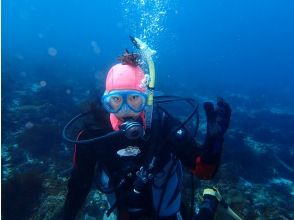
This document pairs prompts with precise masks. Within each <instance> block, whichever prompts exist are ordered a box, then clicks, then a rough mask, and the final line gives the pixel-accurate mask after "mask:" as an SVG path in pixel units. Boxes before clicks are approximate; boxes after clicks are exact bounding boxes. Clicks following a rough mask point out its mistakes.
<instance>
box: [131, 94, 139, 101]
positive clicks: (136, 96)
mask: <svg viewBox="0 0 294 220" xmlns="http://www.w3.org/2000/svg"><path fill="white" fill-rule="evenodd" d="M138 98H139V96H138V95H132V96H131V97H130V99H131V100H133V101H136V100H137V99H138Z"/></svg>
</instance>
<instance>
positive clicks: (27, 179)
mask: <svg viewBox="0 0 294 220" xmlns="http://www.w3.org/2000/svg"><path fill="white" fill-rule="evenodd" d="M1 185H2V199H1V201H2V206H1V212H2V218H3V219H4V220H6V219H9V220H14V219H17V220H19V219H28V218H29V217H30V215H31V214H32V213H33V211H34V209H35V208H36V207H37V205H38V203H39V201H40V196H41V194H42V192H43V187H42V179H41V177H40V175H39V173H37V172H27V173H22V174H19V175H15V176H14V177H12V178H11V179H9V180H7V181H6V182H2V184H1Z"/></svg>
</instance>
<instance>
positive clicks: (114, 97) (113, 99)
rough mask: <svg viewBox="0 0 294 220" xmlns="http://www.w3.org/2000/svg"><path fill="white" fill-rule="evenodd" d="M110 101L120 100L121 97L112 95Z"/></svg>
mask: <svg viewBox="0 0 294 220" xmlns="http://www.w3.org/2000/svg"><path fill="white" fill-rule="evenodd" d="M111 101H113V102H121V97H118V96H113V97H111Z"/></svg>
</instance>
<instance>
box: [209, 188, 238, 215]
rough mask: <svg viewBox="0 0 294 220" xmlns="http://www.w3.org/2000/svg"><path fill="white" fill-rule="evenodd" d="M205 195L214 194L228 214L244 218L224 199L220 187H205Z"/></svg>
mask: <svg viewBox="0 0 294 220" xmlns="http://www.w3.org/2000/svg"><path fill="white" fill-rule="evenodd" d="M204 195H211V196H214V197H215V198H216V199H217V200H218V201H219V204H220V207H221V208H223V209H224V211H225V212H226V214H228V215H229V216H231V217H232V218H233V219H235V220H242V218H241V217H239V216H238V215H237V214H236V213H235V212H234V211H233V210H232V209H231V207H230V206H229V205H228V204H227V202H226V201H225V200H224V198H222V196H221V194H220V192H219V191H218V189H217V188H216V187H211V188H206V189H204V191H203V196H204Z"/></svg>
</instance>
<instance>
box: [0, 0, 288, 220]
mask: <svg viewBox="0 0 294 220" xmlns="http://www.w3.org/2000/svg"><path fill="white" fill-rule="evenodd" d="M129 36H135V37H139V38H140V39H142V40H144V41H145V42H147V43H148V45H149V46H150V47H151V48H152V49H154V50H156V54H155V56H154V61H155V66H156V73H157V75H156V77H157V79H156V89H157V90H160V91H163V92H165V93H166V94H174V95H175V94H176V95H182V96H188V97H193V98H196V99H198V100H201V101H202V100H203V99H214V98H215V97H216V96H222V97H224V98H225V99H226V100H228V101H229V103H230V104H231V106H232V110H233V115H232V123H231V129H230V130H229V132H228V133H229V134H228V138H227V139H226V141H227V146H226V148H225V150H224V164H225V165H228V167H230V166H229V164H230V162H232V163H234V164H235V165H234V167H235V168H236V167H238V172H237V174H236V173H234V169H231V170H230V172H232V173H234V174H235V175H237V176H240V181H241V182H242V181H243V183H242V184H243V186H246V187H247V188H250V187H252V183H255V182H256V183H264V184H265V185H263V186H264V187H268V186H270V187H271V186H272V185H274V186H279V187H280V186H283V187H284V186H286V187H284V188H285V190H286V191H287V192H286V193H285V194H283V193H281V201H283V202H286V201H287V200H288V199H292V200H293V195H294V169H293V167H294V150H293V149H294V141H293V138H292V137H293V135H294V127H293V123H294V101H293V96H294V86H293V85H294V2H293V1H291V0H246V1H241V0H193V1H192V0H188V1H180V0H161V1H160V0H112V1H108V0H95V1H94V0H89V1H81V0H71V1H69V0H64V1H58V0H50V1H49V0H45V1H40V0H13V1H12V0H3V1H2V35H1V37H2V42H1V46H2V51H1V53H2V60H1V63H2V69H1V78H2V155H1V158H2V165H3V166H2V179H3V180H6V178H7V177H9V175H11V173H13V172H14V171H13V170H16V172H20V173H21V172H22V169H27V165H28V164H31V163H33V162H32V161H34V160H35V161H36V162H35V163H39V162H40V164H44V163H43V161H45V160H46V159H44V158H45V157H44V156H48V155H50V158H53V159H52V160H51V161H50V163H51V162H52V161H55V162H56V161H58V163H59V164H58V166H60V167H63V168H64V167H66V165H64V164H69V163H70V159H69V158H70V157H71V152H69V151H71V150H68V149H69V148H68V146H66V145H65V144H64V143H62V140H61V135H60V132H61V129H62V127H63V126H64V124H65V123H66V122H67V121H68V120H69V119H70V118H71V117H72V116H73V115H74V114H75V113H77V112H79V111H80V109H79V107H80V103H81V102H83V101H84V100H87V99H89V98H91V97H93V96H94V97H95V96H97V95H98V94H101V92H103V90H104V80H105V76H106V74H107V71H108V69H109V68H110V67H111V66H112V65H113V64H115V63H118V61H117V57H118V56H119V55H121V54H122V53H123V52H124V50H125V49H128V50H129V51H134V52H136V51H137V50H136V49H135V48H134V46H133V45H132V43H131V42H130V40H129ZM44 125H46V126H47V127H46V128H45V129H44V127H42V126H44ZM204 127H205V126H204ZM32 128H33V129H34V130H33V129H32ZM30 132H32V133H30ZM48 134H50V135H49V136H48ZM15 137H17V138H15ZM32 137H34V138H32ZM40 143H41V145H42V146H40ZM42 143H45V144H44V146H43V144H42ZM52 146H53V147H52ZM48 149H50V150H48ZM56 152H59V153H58V156H57V154H56ZM54 157H56V158H54ZM40 158H41V159H40ZM48 158H49V156H48ZM60 158H62V159H60ZM64 158H66V159H64ZM39 160H40V161H39ZM41 160H43V161H41ZM248 161H250V162H249V163H248ZM52 163H54V162H52ZM40 166H41V165H40ZM16 167H17V169H16ZM41 167H42V166H41ZM56 167H57V166H56ZM43 168H44V167H42V169H43ZM44 169H48V167H46V168H44ZM56 169H57V170H58V168H56ZM236 169H237V168H236ZM46 171H47V170H46ZM58 172H59V171H57V172H56V173H58ZM230 177H231V178H232V181H233V179H234V177H233V176H230ZM220 179H221V178H220ZM240 181H239V182H240ZM266 184H272V185H266ZM275 189H276V188H275ZM279 190H280V188H277V191H278V192H280V191H279ZM240 191H242V190H240ZM272 193H277V192H276V191H274V192H272ZM261 194H262V193H260V192H259V194H258V193H256V194H255V195H256V196H257V197H258V196H259V197H258V198H259V199H261V196H260V195H261ZM283 196H285V197H283ZM252 200H254V199H252ZM261 200H262V199H261ZM262 201H263V200H262ZM269 203H271V202H269ZM285 209H286V210H287V209H288V210H290V208H289V207H286V208H285ZM291 211H292V214H293V213H294V210H293V208H292V209H291ZM292 216H294V214H293V215H292Z"/></svg>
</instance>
